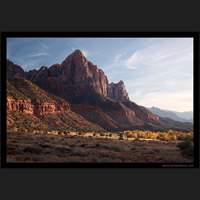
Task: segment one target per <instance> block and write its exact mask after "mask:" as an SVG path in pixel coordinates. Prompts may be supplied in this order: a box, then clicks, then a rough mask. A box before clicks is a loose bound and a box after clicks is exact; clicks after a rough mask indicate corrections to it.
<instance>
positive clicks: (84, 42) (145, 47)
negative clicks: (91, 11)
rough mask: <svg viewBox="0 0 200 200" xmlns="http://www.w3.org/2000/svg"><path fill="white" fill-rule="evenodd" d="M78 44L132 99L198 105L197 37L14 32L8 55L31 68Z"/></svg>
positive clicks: (58, 58)
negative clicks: (195, 82) (20, 35)
mask: <svg viewBox="0 0 200 200" xmlns="http://www.w3.org/2000/svg"><path fill="white" fill-rule="evenodd" d="M75 49H80V50H81V51H82V52H83V54H84V55H85V56H86V58H87V59H88V60H90V61H92V62H93V63H94V64H96V65H97V66H98V67H99V68H101V69H102V70H103V71H104V72H105V74H106V75H107V77H108V80H109V82H119V81H120V80H123V81H124V83H125V86H126V89H127V91H128V93H129V97H130V99H131V100H132V101H134V102H136V103H137V104H139V105H143V106H146V107H151V106H155V107H159V108H161V109H167V110H174V111H180V112H183V111H193V38H8V39H7V58H8V59H10V60H11V61H13V62H14V63H15V64H18V65H21V66H22V67H23V69H24V70H25V71H28V70H31V69H39V68H40V67H41V66H47V67H50V66H51V65H53V64H55V63H61V62H62V61H63V60H64V59H65V58H66V57H67V56H68V55H69V54H70V53H72V52H73V51H74V50H75Z"/></svg>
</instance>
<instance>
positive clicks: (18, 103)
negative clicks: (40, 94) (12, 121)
mask: <svg viewBox="0 0 200 200" xmlns="http://www.w3.org/2000/svg"><path fill="white" fill-rule="evenodd" d="M33 107H34V106H33V104H32V103H31V100H29V99H28V100H25V99H18V100H16V99H13V98H12V97H10V96H8V97H7V110H8V111H17V112H21V113H26V114H31V115H32V114H33V113H34V108H33Z"/></svg>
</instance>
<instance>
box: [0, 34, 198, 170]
mask: <svg viewBox="0 0 200 200" xmlns="http://www.w3.org/2000/svg"><path fill="white" fill-rule="evenodd" d="M8 37H16V38H18V37H25V38H26V37H41V38H42V37H46V38H50V37H53V38H55V37H85V38H87V37H94V38H95V37H105V38H124V37H129V38H132V37H133V38H137V37H139V38H145V37H148V38H151V37H152V38H154V37H156V38H168V37H173V38H176V37H178V38H180V37H192V38H193V108H194V109H193V110H194V111H193V112H194V162H193V163H191V164H188V163H187V164H186V163H50V162H49V163H39V162H35V163H8V162H7V160H6V155H7V144H6V143H7V137H6V135H7V134H6V112H7V111H6V67H5V66H6V59H7V58H6V52H7V44H6V38H8ZM1 66H2V67H1V85H2V88H1V91H2V95H1V120H2V121H1V167H3V168H199V110H200V109H199V32H2V33H1Z"/></svg>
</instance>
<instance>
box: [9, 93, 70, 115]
mask: <svg viewBox="0 0 200 200" xmlns="http://www.w3.org/2000/svg"><path fill="white" fill-rule="evenodd" d="M7 110H8V111H17V112H20V113H25V114H30V115H35V116H38V117H39V116H45V115H48V114H58V113H65V112H68V111H69V110H70V107H69V104H67V103H57V102H41V103H36V102H32V101H31V100H30V99H14V98H12V97H11V96H8V97H7Z"/></svg>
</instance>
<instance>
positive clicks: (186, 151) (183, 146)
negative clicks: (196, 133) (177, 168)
mask: <svg viewBox="0 0 200 200" xmlns="http://www.w3.org/2000/svg"><path fill="white" fill-rule="evenodd" d="M177 147H178V148H179V149H180V150H181V153H182V155H183V156H185V157H193V150H194V149H193V142H192V141H191V140H190V139H188V138H186V139H185V140H184V141H183V142H181V143H179V144H177Z"/></svg>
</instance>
